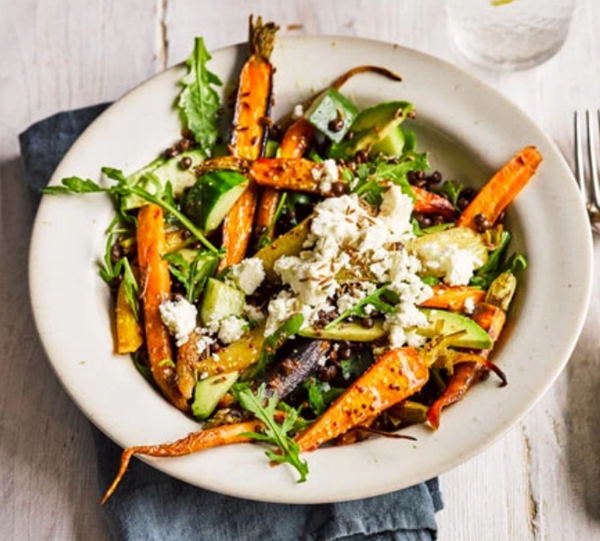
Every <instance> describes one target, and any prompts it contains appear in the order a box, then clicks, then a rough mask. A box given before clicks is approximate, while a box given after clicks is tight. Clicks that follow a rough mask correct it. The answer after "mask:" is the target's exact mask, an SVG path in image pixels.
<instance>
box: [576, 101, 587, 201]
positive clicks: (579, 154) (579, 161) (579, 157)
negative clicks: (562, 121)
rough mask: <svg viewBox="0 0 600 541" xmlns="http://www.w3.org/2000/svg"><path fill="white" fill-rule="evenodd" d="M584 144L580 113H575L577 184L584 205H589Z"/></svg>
mask: <svg viewBox="0 0 600 541" xmlns="http://www.w3.org/2000/svg"><path fill="white" fill-rule="evenodd" d="M582 147H583V142H582V141H581V120H580V118H579V113H578V112H577V111H575V170H576V172H577V183H578V184H579V191H580V192H581V197H582V199H583V202H584V204H587V188H586V186H585V171H584V165H583V150H582Z"/></svg>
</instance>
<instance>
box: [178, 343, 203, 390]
mask: <svg viewBox="0 0 600 541" xmlns="http://www.w3.org/2000/svg"><path fill="white" fill-rule="evenodd" d="M199 338H200V334H198V333H197V332H196V331H192V332H191V333H190V335H189V338H188V340H187V342H186V343H185V344H183V345H182V346H181V347H180V348H179V349H178V350H177V363H176V367H175V370H176V372H177V387H178V388H179V392H180V393H181V394H182V395H183V396H184V397H185V398H186V399H188V400H189V399H190V398H192V395H193V394H194V386H195V385H196V382H197V381H198V371H197V370H196V363H197V362H198V357H199V353H198V339H199Z"/></svg>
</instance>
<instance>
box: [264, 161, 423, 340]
mask: <svg viewBox="0 0 600 541" xmlns="http://www.w3.org/2000/svg"><path fill="white" fill-rule="evenodd" d="M333 165H335V162H334V163H333ZM336 172H337V167H336ZM412 208H413V203H412V200H411V198H410V197H408V196H406V195H405V194H404V193H403V192H402V190H401V189H400V187H398V186H392V187H391V188H390V189H388V190H387V191H386V192H385V194H384V195H383V202H382V205H381V209H380V211H379V213H378V214H377V215H375V216H374V215H373V211H372V209H371V208H370V207H368V206H367V205H365V204H364V203H363V202H362V201H361V200H360V199H359V197H358V196H357V195H355V194H351V195H343V196H340V197H331V198H328V199H325V200H324V201H322V202H321V203H319V204H318V205H317V206H316V207H315V209H314V217H313V219H312V222H311V232H310V234H309V235H308V237H307V239H306V241H305V243H304V244H303V251H302V252H300V254H298V255H297V256H283V257H281V258H279V259H278V260H277V261H276V262H275V265H274V270H275V272H276V273H277V274H278V275H279V276H280V278H281V281H282V283H283V284H284V285H287V286H289V287H290V291H287V290H283V291H281V292H280V293H279V294H278V295H277V297H275V298H274V299H272V300H271V301H270V303H269V305H268V308H267V311H268V318H267V324H266V329H265V336H268V335H269V334H271V333H273V332H274V331H275V330H276V329H277V327H278V326H279V325H281V324H282V323H283V322H284V321H286V320H287V319H288V318H289V317H291V316H292V315H294V314H299V313H301V314H303V315H304V318H305V321H304V326H307V325H310V324H312V323H314V321H315V320H316V319H317V318H318V317H319V313H320V312H324V313H328V312H331V311H334V310H335V311H336V312H337V314H341V313H343V312H346V311H347V310H349V309H351V308H352V307H354V306H356V304H357V303H358V302H360V301H361V300H363V299H364V298H365V297H367V296H368V295H370V294H372V293H373V292H374V291H375V290H376V289H377V285H376V283H374V282H373V281H372V280H371V278H372V279H374V280H375V281H376V282H377V283H379V284H382V283H386V282H389V288H390V290H391V291H392V292H394V293H396V294H397V295H398V297H399V301H398V304H397V305H396V306H395V308H396V309H397V313H396V314H391V315H390V314H387V315H386V323H385V325H386V329H388V330H389V331H390V344H393V347H401V346H402V345H404V344H406V343H407V341H408V342H410V343H412V344H416V343H420V342H422V337H420V336H419V335H417V334H416V333H415V332H414V331H413V330H411V329H414V328H416V327H422V326H425V325H426V324H427V319H426V318H425V316H424V315H423V314H422V313H421V312H420V311H419V310H418V308H417V305H418V304H419V303H421V302H424V301H425V300H427V299H428V298H430V297H431V296H432V295H433V291H432V289H431V288H430V287H429V286H427V285H426V284H424V283H423V282H422V280H421V279H420V278H419V276H418V272H419V271H420V270H421V263H420V262H419V260H418V259H417V258H416V257H415V256H412V255H410V254H409V253H408V252H407V251H406V250H404V249H403V247H402V244H403V242H405V241H407V240H408V239H410V238H412V237H413V233H412V224H411V219H410V217H411V212H412ZM341 271H344V272H347V273H348V274H349V275H350V276H354V277H356V278H357V280H354V281H353V282H352V284H351V285H349V286H344V287H341V286H340V284H338V282H337V280H336V278H337V276H338V274H339V273H340V272H341ZM374 311H375V309H374V307H373V306H372V305H371V306H369V307H368V311H367V312H366V313H369V314H370V313H373V312H374Z"/></svg>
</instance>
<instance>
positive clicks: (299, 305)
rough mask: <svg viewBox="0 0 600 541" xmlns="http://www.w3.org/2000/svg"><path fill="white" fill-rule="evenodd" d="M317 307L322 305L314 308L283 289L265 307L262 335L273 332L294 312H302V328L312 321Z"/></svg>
mask: <svg viewBox="0 0 600 541" xmlns="http://www.w3.org/2000/svg"><path fill="white" fill-rule="evenodd" d="M319 309H323V307H320V308H315V307H312V306H310V305H308V304H304V303H303V302H302V301H301V300H300V299H299V298H298V297H295V296H294V295H292V294H291V293H290V292H289V291H286V290H285V289H284V290H283V291H280V292H279V294H278V295H277V296H276V297H275V298H274V299H271V301H270V302H269V305H268V307H267V310H268V312H269V315H268V317H267V323H266V325H265V333H264V335H265V336H269V335H271V334H273V333H274V332H275V331H276V330H277V328H278V327H279V326H280V325H281V324H282V323H284V322H285V321H287V320H288V319H289V318H290V317H292V316H294V315H296V314H302V315H303V316H304V321H303V323H302V327H301V329H304V328H305V327H308V326H309V325H310V324H311V323H312V322H313V321H314V319H315V318H316V317H317V314H318V312H319Z"/></svg>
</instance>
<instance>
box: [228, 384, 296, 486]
mask: <svg viewBox="0 0 600 541" xmlns="http://www.w3.org/2000/svg"><path fill="white" fill-rule="evenodd" d="M265 388H266V385H265V384H264V383H263V384H262V385H261V386H260V387H259V388H258V390H257V391H256V394H254V393H253V392H252V391H251V390H250V389H249V388H242V389H240V388H236V389H235V391H234V393H235V397H236V398H237V400H238V402H239V403H240V405H241V406H242V408H244V409H245V410H246V411H249V412H250V413H253V414H254V415H255V416H256V418H257V419H259V420H260V421H262V422H263V423H264V424H265V432H264V434H258V433H256V432H246V433H245V434H244V435H245V436H249V437H251V438H254V439H256V440H258V441H263V442H265V443H270V444H272V445H275V446H277V447H278V448H279V450H280V451H281V453H275V452H273V451H266V452H265V454H266V455H267V457H268V458H269V460H273V461H274V462H277V463H279V464H281V463H284V462H287V463H288V464H290V465H291V466H293V467H294V468H296V470H297V471H298V473H299V474H300V479H298V482H299V483H303V482H304V481H306V475H307V474H308V464H307V463H306V461H305V460H301V459H300V448H299V447H298V444H297V443H296V442H295V441H294V440H293V439H292V438H291V437H290V436H289V435H288V434H289V433H290V432H291V431H292V430H293V429H294V427H295V426H296V421H297V419H298V412H297V411H296V410H294V409H291V408H290V409H289V410H288V411H287V414H286V416H285V418H284V420H283V423H281V424H280V423H278V422H277V421H276V420H275V412H276V409H277V402H278V399H277V395H273V396H271V397H270V398H268V399H267V397H266V396H265ZM263 404H264V405H263Z"/></svg>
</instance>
